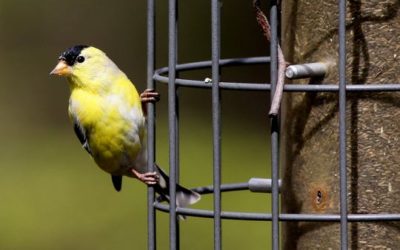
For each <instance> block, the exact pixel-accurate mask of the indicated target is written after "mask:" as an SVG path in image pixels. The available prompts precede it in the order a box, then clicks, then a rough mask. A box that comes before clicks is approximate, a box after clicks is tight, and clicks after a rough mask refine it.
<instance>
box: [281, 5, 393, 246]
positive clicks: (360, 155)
mask: <svg viewBox="0 0 400 250" xmlns="http://www.w3.org/2000/svg"><path fill="white" fill-rule="evenodd" d="M282 2H283V3H282V4H283V5H282V11H283V12H282V17H283V26H282V48H283V52H284V54H285V58H286V60H287V61H288V62H290V63H306V62H316V61H325V62H329V63H331V67H330V71H329V74H328V75H327V76H326V78H325V79H323V81H322V82H323V83H326V84H328V83H330V84H337V83H338V67H337V64H338V46H339V44H338V1H336V0H326V1H321V0H288V1H282ZM399 8H400V1H399V0H383V1H382V0H358V1H355V0H349V1H347V25H346V28H347V32H346V35H347V38H346V43H347V72H346V73H347V82H348V84H372V83H376V84H384V83H400V77H399V73H400V11H399ZM297 83H302V84H309V82H308V81H299V82H297ZM285 95H286V97H285V109H284V115H283V117H285V120H284V121H283V130H282V131H283V132H282V134H284V138H283V140H282V141H283V143H282V146H283V149H282V152H283V156H282V159H283V167H284V170H283V173H282V176H283V179H284V180H283V193H282V199H283V200H282V201H283V203H282V205H283V210H284V211H285V212H288V213H320V214H323V213H339V178H338V176H339V164H338V159H339V155H338V151H339V150H338V148H339V144H338V100H337V96H336V94H332V93H330V94H328V93H318V94H315V93H309V94H304V93H297V94H285ZM347 97H348V101H347V171H348V204H349V207H348V209H349V213H359V214H364V213H400V93H369V94H367V93H362V94H361V93H360V94H354V93H353V94H348V96H347ZM339 239H340V238H339V224H338V223H309V222H300V223H294V222H293V223H285V224H284V246H285V247H284V248H285V249H339V246H340V242H339V241H340V240H339ZM399 246H400V224H399V223H397V222H379V223H349V247H351V249H390V248H391V249H398V248H399Z"/></svg>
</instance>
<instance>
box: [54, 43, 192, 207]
mask: <svg viewBox="0 0 400 250" xmlns="http://www.w3.org/2000/svg"><path fill="white" fill-rule="evenodd" d="M58 60H59V61H58V64H57V66H56V67H55V68H54V69H53V71H51V72H50V74H51V75H59V76H64V77H66V78H67V81H68V84H69V88H70V91H71V96H70V99H69V108H68V111H69V116H70V118H71V120H72V122H73V126H74V130H75V133H76V135H77V137H78V138H79V141H80V142H81V144H82V146H83V148H84V149H85V150H86V151H87V152H88V153H89V154H90V155H91V156H92V157H93V159H94V161H95V162H96V163H97V165H98V166H99V167H100V168H101V169H102V170H104V171H106V172H107V173H109V174H111V176H112V182H113V185H114V188H115V189H116V190H117V191H119V190H121V185H122V176H128V177H134V178H137V179H139V180H140V181H142V182H144V183H146V184H147V185H154V187H155V190H156V192H157V193H159V194H160V195H161V198H163V199H167V200H169V199H168V196H169V178H168V175H167V174H165V173H164V172H163V171H162V170H161V169H160V168H159V167H158V166H156V171H155V172H148V171H147V148H146V119H145V115H144V110H143V107H144V106H143V107H142V102H143V103H145V102H150V101H157V100H158V99H159V95H158V93H156V92H154V91H153V90H146V91H144V92H143V93H142V95H139V93H138V92H137V90H136V88H135V86H134V85H133V83H132V82H131V81H130V80H129V79H128V77H127V76H126V75H125V74H124V73H123V72H122V71H121V70H120V69H119V68H118V67H117V65H116V64H115V63H114V62H113V61H111V60H110V59H109V58H108V57H107V56H106V54H105V53H104V52H103V51H101V50H99V49H97V48H94V47H92V46H86V45H77V46H74V47H71V48H69V49H67V50H66V51H65V52H63V53H62V54H61V56H60V57H59V58H58ZM199 199H200V195H199V194H198V193H196V192H193V191H191V190H189V189H186V188H184V187H181V186H179V185H176V204H177V206H179V207H186V206H188V205H191V204H193V203H195V202H197V201H198V200H199Z"/></svg>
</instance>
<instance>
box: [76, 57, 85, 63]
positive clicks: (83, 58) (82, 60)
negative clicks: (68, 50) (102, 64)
mask: <svg viewBox="0 0 400 250" xmlns="http://www.w3.org/2000/svg"><path fill="white" fill-rule="evenodd" d="M76 61H77V62H78V63H83V62H84V61H85V57H83V56H78V57H77V58H76Z"/></svg>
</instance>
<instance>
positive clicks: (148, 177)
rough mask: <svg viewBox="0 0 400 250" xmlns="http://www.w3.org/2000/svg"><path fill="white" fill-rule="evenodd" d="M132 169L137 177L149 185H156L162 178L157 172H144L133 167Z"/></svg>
mask: <svg viewBox="0 0 400 250" xmlns="http://www.w3.org/2000/svg"><path fill="white" fill-rule="evenodd" d="M131 171H132V173H133V175H134V177H135V178H137V179H138V180H140V181H141V182H143V183H145V184H147V185H155V184H157V183H158V181H159V180H160V176H159V175H158V174H157V172H147V173H143V174H142V173H139V172H137V171H136V170H134V169H131Z"/></svg>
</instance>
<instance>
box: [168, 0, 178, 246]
mask: <svg viewBox="0 0 400 250" xmlns="http://www.w3.org/2000/svg"><path fill="white" fill-rule="evenodd" d="M176 7H177V0H169V4H168V72H169V73H168V79H169V81H168V126H169V128H168V129H169V178H170V180H169V187H170V190H169V197H170V209H169V246H170V250H176V249H178V245H179V242H178V241H177V215H176V202H175V201H176V173H177V164H176V163H177V150H178V148H177V147H176V146H177V113H176V85H175V78H176V55H177V53H176V51H177V41H176V40H177V39H176V38H177V33H176V27H177V8H176Z"/></svg>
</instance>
